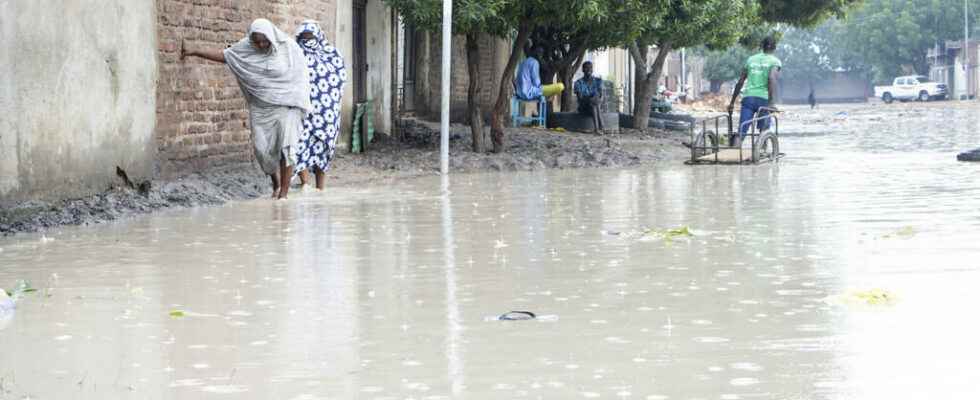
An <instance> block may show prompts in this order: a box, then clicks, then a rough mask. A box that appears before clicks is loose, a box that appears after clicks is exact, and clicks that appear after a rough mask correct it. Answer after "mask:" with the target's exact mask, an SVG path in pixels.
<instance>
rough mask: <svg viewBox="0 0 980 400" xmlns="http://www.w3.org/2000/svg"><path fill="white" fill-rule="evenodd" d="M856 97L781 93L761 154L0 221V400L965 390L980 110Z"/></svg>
mask: <svg viewBox="0 0 980 400" xmlns="http://www.w3.org/2000/svg"><path fill="white" fill-rule="evenodd" d="M883 107H884V106H859V107H853V106H851V107H845V106H839V107H827V108H821V109H820V110H818V111H816V112H810V111H808V110H804V109H801V108H793V109H790V110H789V113H787V115H786V117H785V121H784V122H785V124H784V126H783V127H782V129H783V132H784V136H783V140H782V142H781V145H782V151H784V152H785V153H787V156H786V157H785V158H784V159H783V160H782V161H780V162H779V163H778V164H768V165H760V166H746V167H732V166H718V167H715V166H699V167H688V166H684V165H682V164H680V163H677V162H673V163H669V164H664V165H659V166H658V167H657V168H646V167H644V168H638V169H628V170H609V169H604V170H587V169H586V170H567V171H538V172H518V173H507V174H469V175H457V176H453V177H452V181H451V183H450V185H449V188H450V193H451V194H450V195H448V196H446V195H444V192H443V189H442V186H443V182H441V181H440V179H439V178H438V177H423V178H418V179H411V180H402V181H395V182H391V183H390V184H389V185H386V186H383V187H379V186H364V187H341V188H337V189H335V190H334V191H333V192H332V193H331V194H330V195H329V196H317V195H304V196H297V197H296V198H295V199H292V200H290V201H288V202H272V201H266V200H258V201H248V202H237V203H231V204H229V205H226V206H223V207H215V208H207V209H192V210H184V211H174V212H169V213H164V214H156V215H152V216H146V217H140V218H135V219H131V220H129V221H126V222H122V223H116V224H107V225H101V226H96V227H88V228H67V229H64V230H62V231H61V232H59V233H57V234H49V235H44V236H42V235H20V236H16V237H14V238H7V239H3V240H0V248H2V252H0V260H2V267H0V283H2V284H0V286H3V287H9V286H11V285H13V282H15V281H16V280H17V279H27V280H30V281H31V282H32V283H33V285H34V287H35V288H38V289H40V290H39V291H38V292H35V293H29V294H26V295H25V296H24V297H23V298H22V300H20V302H19V304H18V308H17V310H16V311H15V312H14V313H13V314H10V313H8V314H7V315H6V318H3V317H0V327H3V328H4V329H2V330H0V399H8V398H9V399H23V398H31V399H66V398H76V399H212V398H241V399H297V400H299V399H349V398H359V399H410V398H411V399H448V398H466V399H503V398H530V399H538V398H540V399H570V398H613V399H632V398H636V399H871V398H874V399H923V398H937V399H938V398H944V399H946V398H949V399H953V398H973V397H975V396H976V394H977V393H980V373H978V372H977V369H976V362H977V360H978V359H980V346H977V345H976V343H977V339H976V338H977V337H980V322H978V321H977V319H976V318H974V317H973V316H974V315H975V314H976V306H975V305H976V304H977V301H976V300H975V298H976V297H977V291H976V287H977V282H980V269H978V263H977V260H978V258H980V245H978V244H977V243H980V229H978V228H980V207H977V200H976V199H977V198H978V196H980V185H978V181H977V179H978V178H977V176H978V175H977V173H978V170H977V168H978V166H977V165H976V164H967V163H957V162H956V161H955V155H956V153H957V152H959V151H962V150H963V149H964V148H968V147H971V146H972V147H976V146H977V141H978V139H977V136H976V131H977V129H978V128H980V118H978V113H977V112H976V111H977V110H976V109H975V108H969V107H963V106H960V105H957V104H956V103H937V105H933V104H930V105H916V104H906V105H895V107H890V108H883ZM685 227H686V228H688V229H683V228H685ZM689 234H690V235H689ZM8 282H9V283H8ZM511 310H528V311H532V312H534V313H536V314H537V315H538V319H537V320H531V321H499V320H495V317H496V316H498V315H500V314H502V313H504V312H507V311H511Z"/></svg>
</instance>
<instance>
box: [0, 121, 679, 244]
mask: <svg viewBox="0 0 980 400" xmlns="http://www.w3.org/2000/svg"><path fill="white" fill-rule="evenodd" d="M451 131H452V138H453V140H452V141H451V151H450V168H451V169H452V171H453V172H454V173H472V172H485V171H533V170H543V169H567V168H598V167H632V166H637V165H641V164H650V163H655V162H657V161H661V160H666V159H676V158H680V157H683V156H684V155H685V154H686V152H685V149H684V148H683V147H682V146H681V144H680V143H681V141H682V140H686V139H687V136H686V135H685V134H683V133H676V132H673V133H671V132H666V131H658V130H654V129H651V130H647V131H636V130H623V132H621V133H619V134H615V135H604V136H595V135H589V134H580V133H572V132H556V131H549V130H544V129H533V128H526V129H511V130H509V132H508V136H507V139H508V141H507V151H506V152H504V153H502V154H477V153H474V152H472V151H471V150H470V149H471V143H472V142H471V138H470V131H469V128H468V127H466V126H462V125H454V126H453V127H452V128H451ZM486 131H487V132H489V129H486ZM400 132H401V135H402V138H403V139H402V140H399V139H395V138H393V137H391V136H384V135H381V136H379V137H377V138H375V141H374V142H373V143H372V144H371V146H370V147H369V149H368V151H367V152H366V153H364V154H349V153H346V152H344V151H338V158H337V159H336V160H335V161H334V163H333V166H332V169H331V171H330V172H328V174H327V179H328V181H327V182H328V183H327V185H328V190H329V186H347V185H357V184H364V183H369V182H370V183H380V182H385V181H390V180H395V179H404V178H411V177H419V176H426V175H434V174H437V173H438V169H439V153H438V151H439V133H438V126H437V124H434V123H430V122H424V121H419V120H414V119H408V120H403V121H402V122H401V124H400ZM113 173H115V171H113ZM296 183H298V179H297V180H295V181H294V185H295V184H296ZM269 190H270V189H269V178H268V177H266V176H264V175H262V174H261V172H260V171H259V169H258V167H257V166H255V165H254V164H247V163H241V164H232V165H224V166H220V167H216V168H212V169H210V170H207V171H204V172H201V173H194V174H189V175H185V176H182V177H180V178H177V179H174V180H155V181H153V182H151V183H150V189H149V190H148V191H143V193H141V191H139V190H133V189H129V188H128V187H126V184H125V183H124V182H123V180H122V179H120V180H119V186H117V187H113V188H109V189H108V190H106V191H105V192H102V193H99V194H97V195H94V196H89V197H84V198H77V199H68V200H63V201H58V202H41V201H32V202H25V203H20V204H0V235H2V236H7V235H12V234H16V233H21V232H38V231H44V230H48V229H51V228H55V227H60V226H67V225H92V224H99V223H104V222H109V221H115V220H119V219H123V218H126V217H129V216H132V215H140V214H146V213H150V212H154V211H158V210H164V209H171V208H182V207H200V206H215V205H221V204H224V203H226V202H228V201H231V200H249V199H256V198H260V197H264V196H266V195H268V194H269Z"/></svg>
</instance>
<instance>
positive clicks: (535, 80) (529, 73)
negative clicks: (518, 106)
mask: <svg viewBox="0 0 980 400" xmlns="http://www.w3.org/2000/svg"><path fill="white" fill-rule="evenodd" d="M541 94H542V92H541V65H540V64H538V60H535V59H534V57H528V58H527V59H526V60H524V62H522V63H521V66H520V67H519V68H518V69H517V78H516V79H514V95H516V96H517V97H518V98H519V99H522V100H535V99H537V98H538V97H541Z"/></svg>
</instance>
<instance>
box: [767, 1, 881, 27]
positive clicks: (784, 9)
mask: <svg viewBox="0 0 980 400" xmlns="http://www.w3.org/2000/svg"><path fill="white" fill-rule="evenodd" d="M862 1H864V0H759V9H760V10H759V15H760V16H761V17H762V19H763V20H764V21H768V22H781V23H786V24H790V25H794V26H801V27H813V26H816V25H818V24H820V23H821V22H823V21H824V20H826V19H827V18H829V17H833V16H836V17H842V16H844V13H845V12H846V11H847V10H848V8H849V7H851V6H853V5H855V4H860V3H861V2H862Z"/></svg>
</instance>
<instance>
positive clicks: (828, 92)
mask: <svg viewBox="0 0 980 400" xmlns="http://www.w3.org/2000/svg"><path fill="white" fill-rule="evenodd" d="M813 88H814V93H815V94H816V97H817V102H818V103H853V102H865V101H867V99H868V97H869V96H874V89H873V88H872V86H871V82H870V81H869V80H867V79H866V78H864V77H863V76H861V75H860V74H850V73H838V74H834V75H833V76H831V77H830V78H827V79H823V80H820V81H817V82H813ZM780 89H781V93H780V97H781V98H780V102H783V103H787V104H805V103H807V101H808V97H809V95H810V82H808V81H791V80H783V81H782V82H781V83H780ZM869 91H870V93H869Z"/></svg>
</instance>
